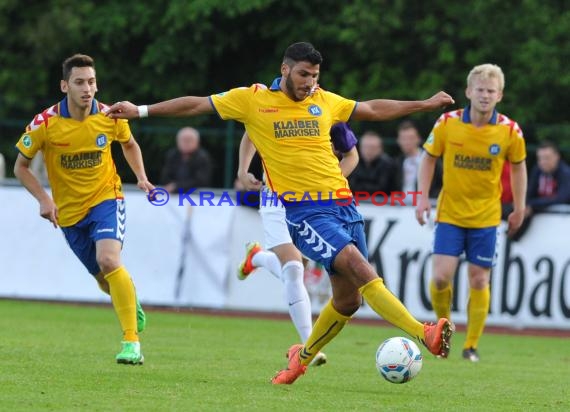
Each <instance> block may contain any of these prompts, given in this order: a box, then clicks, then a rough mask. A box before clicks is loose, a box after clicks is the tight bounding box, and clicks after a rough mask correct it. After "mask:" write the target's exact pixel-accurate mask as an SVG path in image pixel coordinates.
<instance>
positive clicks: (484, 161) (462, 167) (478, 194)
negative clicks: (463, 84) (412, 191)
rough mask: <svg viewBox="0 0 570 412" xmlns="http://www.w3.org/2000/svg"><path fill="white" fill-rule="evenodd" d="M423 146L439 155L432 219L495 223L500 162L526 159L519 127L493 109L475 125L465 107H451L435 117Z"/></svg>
mask: <svg viewBox="0 0 570 412" xmlns="http://www.w3.org/2000/svg"><path fill="white" fill-rule="evenodd" d="M424 149H425V150H426V151H427V152H428V153H429V154H430V155H432V156H436V157H440V156H443V188H442V190H441V192H440V194H439V198H438V204H437V217H436V220H437V221H438V222H445V223H451V224H454V225H457V226H460V227H465V228H483V227H491V226H497V225H499V223H500V221H501V193H502V186H501V173H502V170H503V164H504V162H505V160H509V161H510V162H511V163H520V162H522V161H524V160H525V158H526V147H525V141H524V138H523V133H522V131H521V129H520V127H519V125H518V124H517V123H516V122H515V121H513V120H511V119H509V118H508V117H507V116H505V115H503V114H500V113H498V112H497V111H495V112H494V113H493V116H492V117H491V120H490V121H489V123H488V124H486V125H485V126H483V127H475V126H474V125H473V124H472V123H471V118H470V115H469V107H467V108H465V109H460V110H455V111H452V112H448V113H445V114H443V115H441V116H440V118H439V119H438V120H437V122H436V123H435V126H434V128H433V130H432V132H431V134H430V135H429V137H428V139H427V141H426V142H425V144H424Z"/></svg>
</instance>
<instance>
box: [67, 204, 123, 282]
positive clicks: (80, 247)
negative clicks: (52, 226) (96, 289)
mask: <svg viewBox="0 0 570 412" xmlns="http://www.w3.org/2000/svg"><path fill="white" fill-rule="evenodd" d="M125 226H126V211H125V201H124V200H123V199H116V200H115V199H111V200H105V201H103V202H101V203H99V204H98V205H97V206H95V207H93V208H92V209H91V210H90V211H89V213H88V214H87V216H85V217H84V218H83V219H82V220H80V221H79V222H77V223H76V224H75V225H73V226H68V227H62V228H61V230H63V234H64V235H65V240H67V244H68V245H69V247H70V248H71V250H73V253H75V256H77V257H78V258H79V260H80V261H81V263H83V265H84V266H85V267H86V268H87V270H88V271H89V273H91V274H92V275H94V276H95V275H96V274H98V273H99V272H100V271H101V269H100V268H99V265H98V264H97V259H96V256H97V254H96V249H95V242H97V241H98V240H101V239H117V240H118V241H120V242H121V243H123V240H124V238H125Z"/></svg>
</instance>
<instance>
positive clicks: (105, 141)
mask: <svg viewBox="0 0 570 412" xmlns="http://www.w3.org/2000/svg"><path fill="white" fill-rule="evenodd" d="M105 107H106V106H105V105H104V104H102V103H100V102H98V101H96V100H93V105H92V107H91V113H90V115H89V116H88V117H87V118H86V119H85V120H83V121H77V120H75V119H73V118H71V116H70V114H69V110H68V107H67V97H66V98H64V99H63V100H62V101H61V102H59V103H57V104H55V105H53V106H51V107H50V108H48V109H46V110H44V111H43V112H42V113H40V114H38V115H36V116H35V117H34V119H33V120H32V121H31V123H30V124H29V125H28V126H27V127H26V130H25V132H24V133H23V134H22V136H21V137H20V140H19V141H18V143H17V144H16V148H17V149H18V150H19V151H20V153H21V154H22V155H23V156H25V157H26V158H28V159H31V158H33V157H34V156H35V155H36V153H37V152H38V151H39V150H41V152H42V153H43V156H44V160H45V164H46V169H47V173H48V179H49V182H50V186H51V191H52V195H53V200H54V202H55V204H56V205H57V208H58V211H59V224H60V226H62V227H66V226H71V225H74V224H75V223H77V222H78V221H80V220H81V219H82V218H83V217H85V215H87V213H88V212H89V209H91V208H92V207H93V206H95V205H97V204H99V203H101V202H102V201H104V200H108V199H118V198H122V197H123V194H122V192H121V178H120V177H119V175H118V174H117V171H116V169H115V163H114V162H113V158H112V156H111V143H112V142H113V141H118V142H121V143H126V142H128V141H129V139H130V138H131V131H130V128H129V125H128V122H127V121H126V120H113V119H110V118H108V117H107V116H105V114H104V113H103V109H104V108H105Z"/></svg>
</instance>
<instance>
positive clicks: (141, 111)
mask: <svg viewBox="0 0 570 412" xmlns="http://www.w3.org/2000/svg"><path fill="white" fill-rule="evenodd" d="M137 110H138V112H139V117H140V118H141V119H142V118H143V117H148V106H147V105H146V104H145V105H142V106H137Z"/></svg>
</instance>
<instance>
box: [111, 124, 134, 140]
mask: <svg viewBox="0 0 570 412" xmlns="http://www.w3.org/2000/svg"><path fill="white" fill-rule="evenodd" d="M115 130H116V131H117V133H116V135H115V138H114V140H116V141H118V142H119V143H127V142H128V141H129V140H130V139H131V135H132V134H131V128H130V127H129V122H128V121H127V120H125V119H119V120H117V124H116V126H115Z"/></svg>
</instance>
